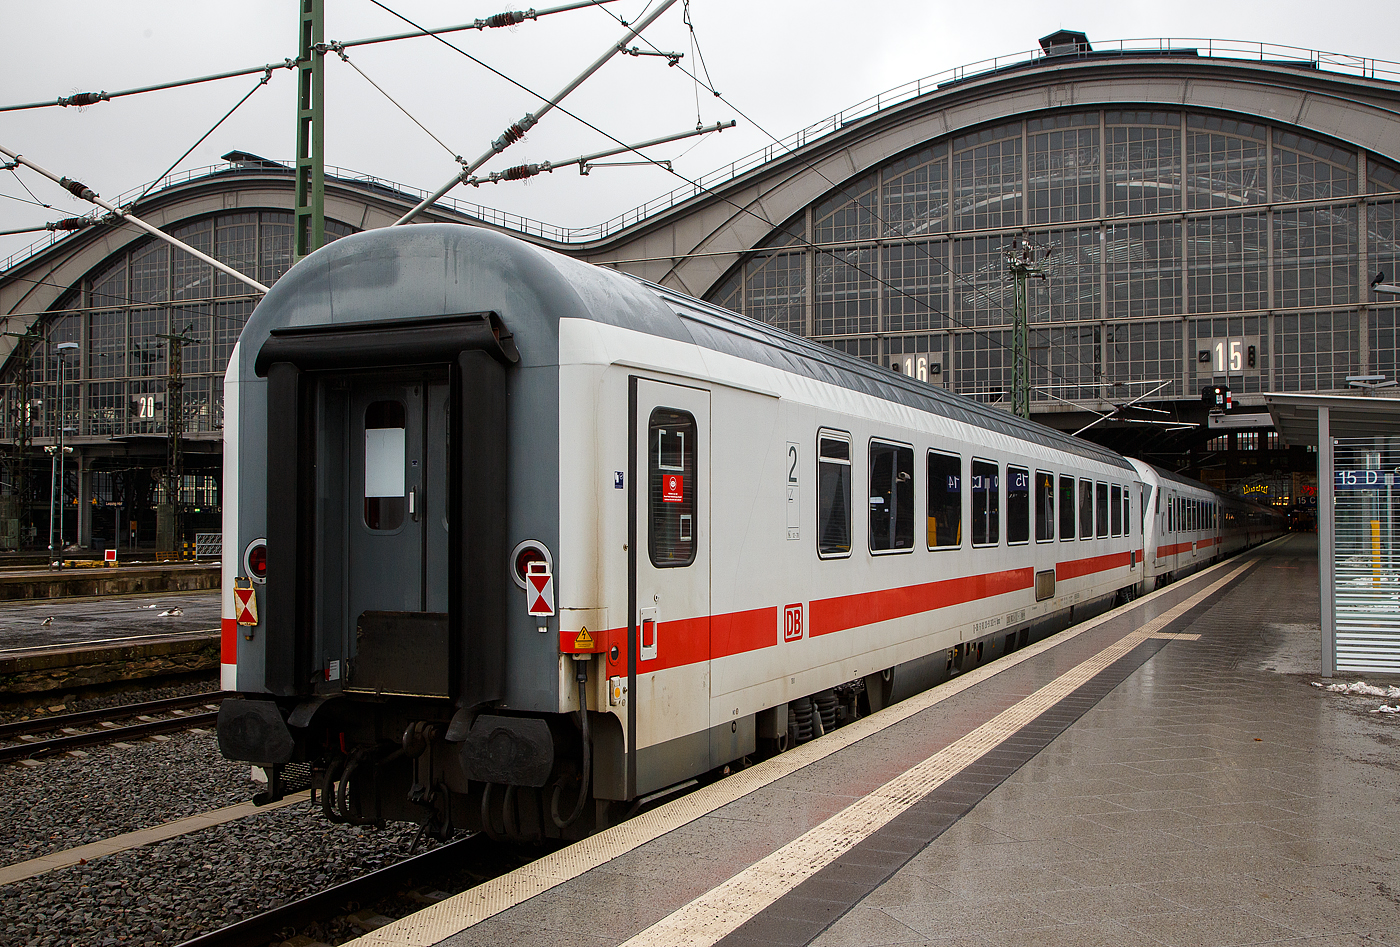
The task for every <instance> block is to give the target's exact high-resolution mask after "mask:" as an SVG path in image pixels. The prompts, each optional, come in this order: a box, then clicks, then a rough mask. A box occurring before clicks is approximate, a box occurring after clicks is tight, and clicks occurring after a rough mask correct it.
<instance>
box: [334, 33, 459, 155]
mask: <svg viewBox="0 0 1400 947" xmlns="http://www.w3.org/2000/svg"><path fill="white" fill-rule="evenodd" d="M327 48H328V49H329V50H331V51H332V52H334V53H335V54H336V55H337V56H339V57H340V61H341V62H343V63H345V65H347V66H349V67H350V68H351V69H353V70H355V71H356V72H358V73H359V74H360V78H362V79H364V80H365V81H366V82H368V83H369V84H370V85H372V86H374V88H375V89H376V90H377V91H378V92H379V94H380V95H382V96H384V98H386V99H388V100H389V104H391V105H392V106H394V108H396V109H398V110H399V111H400V112H402V113H404V115H406V116H408V120H409V121H410V122H412V123H413V124H415V125H417V126H418V127H419V128H421V129H423V132H424V133H425V134H426V135H427V136H428V137H429V138H431V139H432V140H433V141H435V142H437V143H438V144H439V145H441V146H442V149H443V151H446V152H447V153H448V154H449V155H451V156H452V160H454V161H458V162H460V161H461V160H462V156H461V155H460V154H458V153H457V152H456V150H455V149H453V148H452V147H451V146H450V145H448V144H447V142H445V141H443V140H442V139H441V138H439V137H438V136H437V135H434V134H433V133H432V131H431V130H430V129H429V128H428V126H427V125H424V124H423V123H422V122H420V121H419V120H418V119H417V118H415V117H414V115H413V113H412V112H410V111H409V110H408V109H406V108H404V107H403V106H402V105H401V104H399V102H398V100H396V99H395V98H394V97H393V96H392V95H390V94H389V93H388V92H385V91H384V89H383V87H382V86H380V84H379V83H377V82H375V81H374V80H373V79H371V78H370V77H369V76H367V75H365V71H364V70H363V69H361V68H360V67H359V66H357V65H355V64H354V63H353V62H351V61H350V57H349V56H348V55H346V53H345V44H344V43H336V42H331V43H328V44H327Z"/></svg>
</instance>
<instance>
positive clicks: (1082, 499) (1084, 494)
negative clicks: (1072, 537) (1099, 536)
mask: <svg viewBox="0 0 1400 947" xmlns="http://www.w3.org/2000/svg"><path fill="white" fill-rule="evenodd" d="M1079 538H1080V539H1093V538H1094V481H1092V480H1081V481H1079Z"/></svg>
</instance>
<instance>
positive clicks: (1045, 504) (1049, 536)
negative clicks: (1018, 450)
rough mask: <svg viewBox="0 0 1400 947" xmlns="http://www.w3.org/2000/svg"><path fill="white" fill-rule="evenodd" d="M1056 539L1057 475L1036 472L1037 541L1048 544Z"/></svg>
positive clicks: (1040, 471)
mask: <svg viewBox="0 0 1400 947" xmlns="http://www.w3.org/2000/svg"><path fill="white" fill-rule="evenodd" d="M1054 538H1055V475H1054V474H1048V473H1046V472H1045V471H1043V470H1037V471H1036V472H1035V539H1036V542H1040V543H1048V542H1050V541H1051V540H1053V539H1054Z"/></svg>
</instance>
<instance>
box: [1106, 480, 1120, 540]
mask: <svg viewBox="0 0 1400 947" xmlns="http://www.w3.org/2000/svg"><path fill="white" fill-rule="evenodd" d="M1109 493H1110V494H1111V497H1112V498H1111V499H1110V500H1109V501H1108V502H1109V507H1110V508H1111V510H1112V513H1111V516H1112V529H1113V535H1115V536H1122V535H1123V488H1122V487H1120V486H1119V485H1118V484H1116V483H1115V484H1114V485H1113V486H1112V487H1110V488H1109Z"/></svg>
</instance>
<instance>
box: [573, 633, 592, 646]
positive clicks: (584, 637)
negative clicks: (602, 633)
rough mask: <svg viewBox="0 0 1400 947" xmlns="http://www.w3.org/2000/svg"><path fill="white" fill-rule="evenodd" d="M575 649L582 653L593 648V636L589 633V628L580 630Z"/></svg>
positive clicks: (575, 640) (575, 641)
mask: <svg viewBox="0 0 1400 947" xmlns="http://www.w3.org/2000/svg"><path fill="white" fill-rule="evenodd" d="M574 647H575V648H578V649H579V650H580V651H582V650H583V649H585V648H591V647H593V636H592V635H590V634H589V633H588V629H587V628H580V629H579V632H578V637H577V638H575V639H574Z"/></svg>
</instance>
